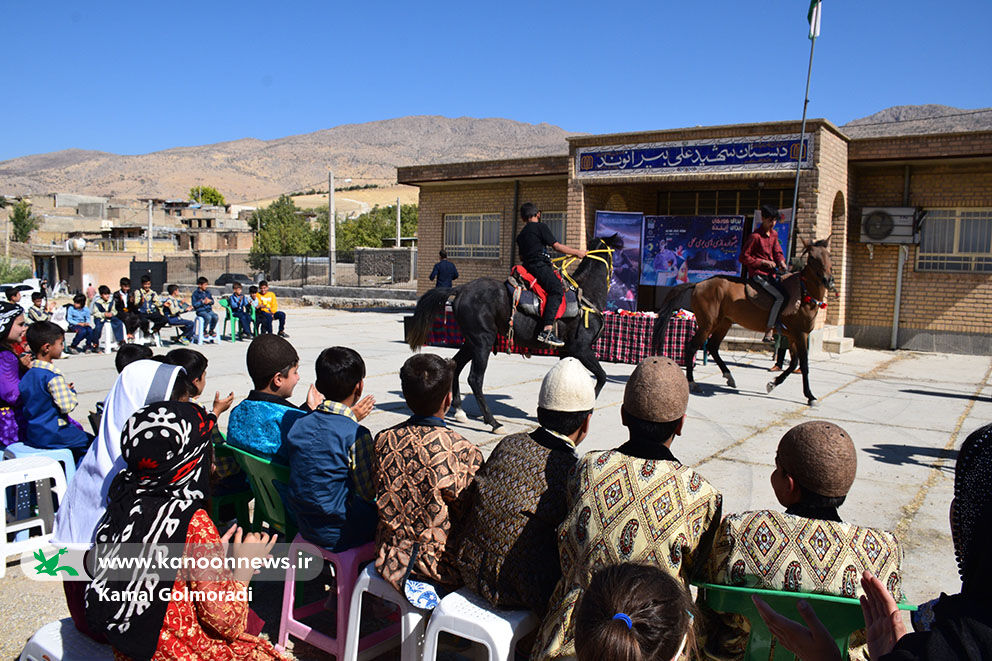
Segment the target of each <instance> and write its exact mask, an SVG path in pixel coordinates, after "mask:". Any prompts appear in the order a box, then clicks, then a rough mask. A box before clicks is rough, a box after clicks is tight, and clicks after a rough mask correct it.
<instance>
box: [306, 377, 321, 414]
mask: <svg viewBox="0 0 992 661" xmlns="http://www.w3.org/2000/svg"><path fill="white" fill-rule="evenodd" d="M323 403H324V396H323V395H322V394H320V391H319V390H317V386H316V385H314V384H312V383H311V384H310V389H309V390H307V408H308V409H310V410H311V411H316V410H317V407H318V406H320V405H321V404H323Z"/></svg>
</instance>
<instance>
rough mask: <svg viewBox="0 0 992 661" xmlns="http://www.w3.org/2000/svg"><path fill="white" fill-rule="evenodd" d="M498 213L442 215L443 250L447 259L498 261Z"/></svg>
mask: <svg viewBox="0 0 992 661" xmlns="http://www.w3.org/2000/svg"><path fill="white" fill-rule="evenodd" d="M499 223H500V214H498V213H448V214H445V215H444V249H445V251H447V253H448V256H449V257H461V258H466V257H468V258H476V259H498V258H499Z"/></svg>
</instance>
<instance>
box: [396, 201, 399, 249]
mask: <svg viewBox="0 0 992 661" xmlns="http://www.w3.org/2000/svg"><path fill="white" fill-rule="evenodd" d="M396 247H397V248H399V247H400V198H398V197H397V198H396Z"/></svg>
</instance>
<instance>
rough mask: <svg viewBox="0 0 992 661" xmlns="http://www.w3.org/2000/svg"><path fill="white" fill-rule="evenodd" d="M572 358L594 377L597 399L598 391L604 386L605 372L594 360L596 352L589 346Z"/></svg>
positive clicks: (595, 359)
mask: <svg viewBox="0 0 992 661" xmlns="http://www.w3.org/2000/svg"><path fill="white" fill-rule="evenodd" d="M572 357H573V358H577V359H578V361H579V362H580V363H582V365H583V367H585V368H586V369H587V370H589V371H590V372H592V375H593V376H594V377H596V397H599V391H600V390H602V389H603V386H604V385H606V371H605V370H603V366H602V365H600V364H599V360H598V359H597V358H596V352H594V351H593V350H592V347H591V346H589V347H588V348H585V349H583V350H582V351H580V352H577V353H573V354H572Z"/></svg>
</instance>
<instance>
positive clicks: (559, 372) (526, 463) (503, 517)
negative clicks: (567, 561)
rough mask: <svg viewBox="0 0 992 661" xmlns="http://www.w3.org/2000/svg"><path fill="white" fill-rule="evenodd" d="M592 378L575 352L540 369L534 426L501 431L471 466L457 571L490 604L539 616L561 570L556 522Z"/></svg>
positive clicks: (563, 509)
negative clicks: (546, 369) (476, 464)
mask: <svg viewBox="0 0 992 661" xmlns="http://www.w3.org/2000/svg"><path fill="white" fill-rule="evenodd" d="M595 402H596V391H595V385H594V383H593V379H592V378H591V377H590V375H589V372H588V371H587V370H586V368H585V367H583V366H582V364H581V363H580V362H579V361H578V360H577V359H575V358H563V359H562V360H560V361H559V362H558V363H557V364H556V365H555V366H554V367H553V368H551V370H550V371H549V372H548V373H547V374H546V375H545V377H544V380H543V381H542V382H541V390H540V394H539V395H538V400H537V420H538V422H539V423H540V425H541V426H540V427H538V428H537V429H535V430H534V431H532V432H530V433H525V432H521V433H517V434H511V435H509V436H506V437H504V438H503V439H501V440H500V441H499V443H498V444H497V445H496V447H495V448H494V449H493V451H492V454H491V455H489V458H488V459H487V460H486V463H485V465H484V466H482V468H480V469H479V471H478V472H477V473H476V474H475V480H474V484H473V486H472V489H471V496H470V499H469V507H468V514H467V519H466V523H465V531H464V534H463V536H462V540H461V544H460V546H459V549H458V565H459V569H460V571H461V578H462V580H463V581H464V582H465V585H466V586H468V587H469V588H470V589H471V590H472V591H473V592H475V593H476V594H478V595H480V596H482V597H483V598H485V599H486V600H487V601H488V602H489V603H490V604H492V605H493V606H494V607H496V608H503V609H525V610H531V611H534V612H535V613H537V615H538V616H541V617H543V616H544V614H545V613H546V612H547V610H548V600H549V599H550V598H551V593H552V592H554V589H555V586H556V585H557V584H558V580H559V579H560V578H561V561H560V559H559V557H558V526H560V525H561V523H562V521H564V520H565V516H566V515H567V514H568V503H567V502H566V498H565V494H566V492H567V487H568V479H569V475H570V474H571V472H572V471H573V470H574V469H575V466H576V464H577V463H578V461H579V456H578V455H577V454H576V451H575V447H576V446H577V445H578V444H579V443H580V442H581V441H582V439H583V438H585V435H586V433H587V432H588V431H589V421H590V419H591V417H592V409H593V406H594V405H595Z"/></svg>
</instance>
